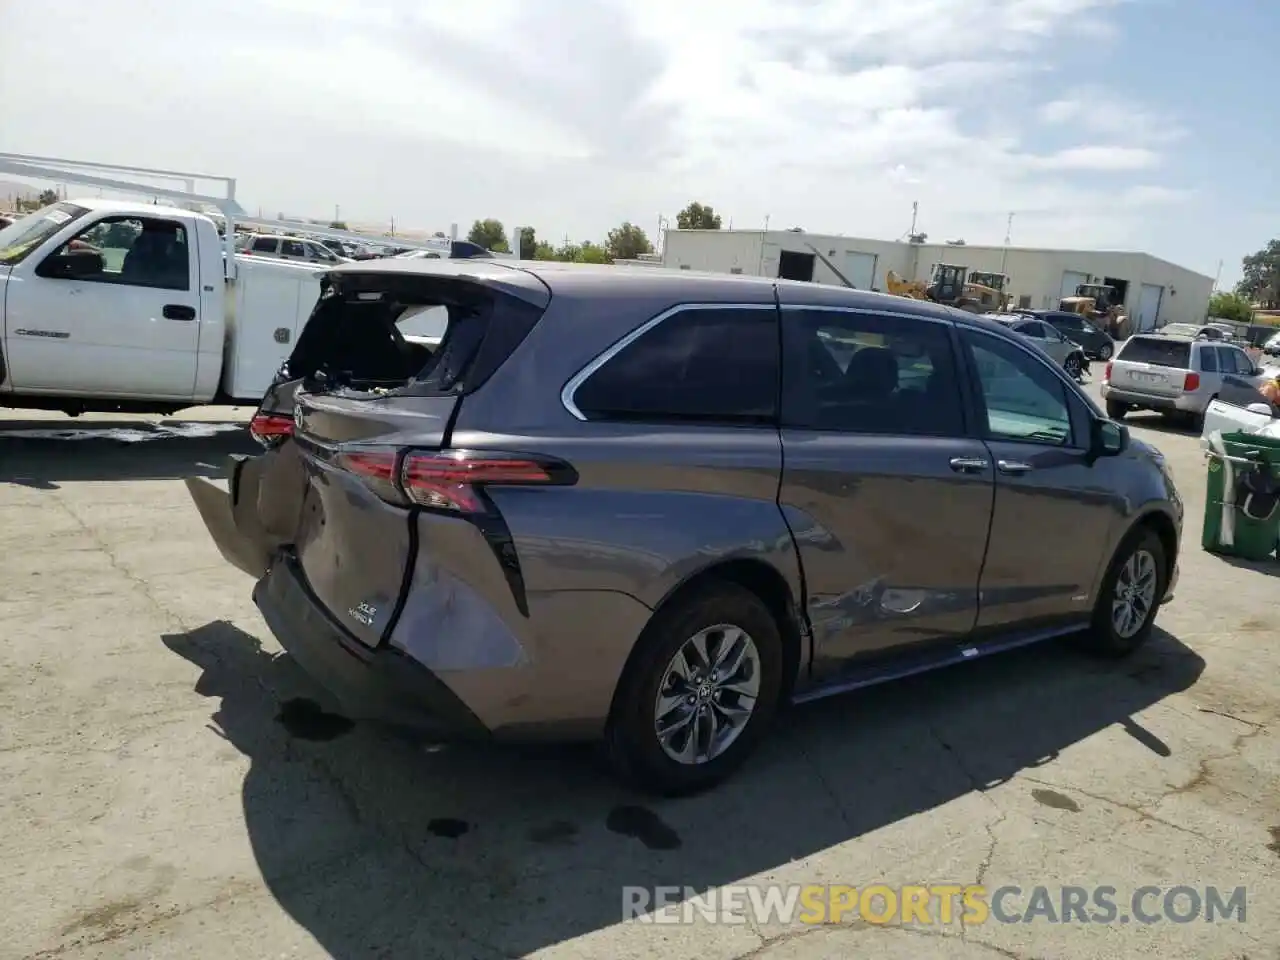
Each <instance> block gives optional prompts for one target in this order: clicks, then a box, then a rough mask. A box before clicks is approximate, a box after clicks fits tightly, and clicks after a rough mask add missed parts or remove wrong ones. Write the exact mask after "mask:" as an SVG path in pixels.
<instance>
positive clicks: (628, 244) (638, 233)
mask: <svg viewBox="0 0 1280 960" xmlns="http://www.w3.org/2000/svg"><path fill="white" fill-rule="evenodd" d="M605 249H607V250H608V251H609V256H610V257H611V258H612V259H614V260H634V259H635V258H636V257H638V256H639V255H640V254H642V253H653V244H652V243H650V242H649V238H648V237H647V236H645V232H644V231H643V230H641V229H640V228H639V227H637V226H636V225H635V224H634V223H632V222H631V221H630V220H627V221H625V222H624V223H623V224H622V226H620V227H615V228H614V229H613V230H610V231H609V238H608V240H606V241H605Z"/></svg>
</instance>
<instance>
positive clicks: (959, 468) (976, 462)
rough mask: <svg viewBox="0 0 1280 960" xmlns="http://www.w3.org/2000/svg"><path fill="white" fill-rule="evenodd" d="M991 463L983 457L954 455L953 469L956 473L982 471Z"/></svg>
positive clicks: (952, 460)
mask: <svg viewBox="0 0 1280 960" xmlns="http://www.w3.org/2000/svg"><path fill="white" fill-rule="evenodd" d="M989 466H991V463H990V462H989V461H987V460H983V459H982V458H981V457H952V458H951V469H952V470H954V471H955V472H956V473H982V472H983V471H984V470H986V469H987V468H988V467H989Z"/></svg>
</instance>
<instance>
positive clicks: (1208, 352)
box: [1200, 347, 1230, 373]
mask: <svg viewBox="0 0 1280 960" xmlns="http://www.w3.org/2000/svg"><path fill="white" fill-rule="evenodd" d="M1219 353H1220V351H1219V350H1218V349H1217V348H1216V347H1201V348H1200V370H1201V372H1203V373H1217V372H1218V354H1219ZM1227 372H1228V373H1229V372H1230V371H1227Z"/></svg>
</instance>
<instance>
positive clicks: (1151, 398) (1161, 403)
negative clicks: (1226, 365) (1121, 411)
mask: <svg viewBox="0 0 1280 960" xmlns="http://www.w3.org/2000/svg"><path fill="white" fill-rule="evenodd" d="M1100 392H1101V394H1102V399H1103V400H1110V401H1112V402H1114V403H1127V404H1129V405H1130V406H1134V407H1140V408H1141V409H1143V410H1174V411H1178V412H1180V413H1204V408H1205V407H1207V406H1208V405H1209V398H1208V397H1201V396H1198V395H1196V394H1194V393H1183V394H1178V395H1177V396H1166V395H1162V394H1158V393H1144V392H1142V391H1141V390H1131V389H1125V388H1121V387H1114V386H1112V385H1111V384H1109V383H1104V384H1103V385H1102V389H1101V391H1100Z"/></svg>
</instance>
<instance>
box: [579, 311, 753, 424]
mask: <svg viewBox="0 0 1280 960" xmlns="http://www.w3.org/2000/svg"><path fill="white" fill-rule="evenodd" d="M777 309H778V305H777V304H776V303H678V304H676V305H675V306H674V307H668V308H667V309H666V310H663V311H662V312H661V313H659V314H658V315H657V316H655V317H651V318H650V319H648V320H646V321H645V322H644V323H642V324H640V326H638V327H636V328H635V329H634V330H632V331H631V332H630V333H628V334H627V335H626V336H624V337H623V338H622V339H620V340H617V341H615V342H614V343H613V345H612V346H610V347H607V348H606V349H605V350H604V352H603V353H600V354H598V355H597V356H596V358H595V359H594V360H592V361H590V362H589V363H588V364H587V365H586V366H585V367H583V368H582V369H581V370H579V371H578V372H577V373H575V374H574V375H573V376H572V377H570V378H569V381H568V383H566V384H565V385H564V388H563V389H562V390H561V391H560V404H561V406H563V407H564V408H565V410H567V411H568V412H569V414H570V416H572V417H573V418H574V419H576V420H581V421H582V422H583V423H586V422H587V416H586V414H584V413H583V412H582V411H581V410H579V409H578V405H577V404H576V403H574V400H573V395H574V394H575V393H577V392H578V388H579V387H581V386H582V385H583V384H584V383H586V382H587V381H588V380H590V379H591V376H592V374H594V373H595V372H596V371H598V370H599V369H600V368H601V367H603V366H604V365H605V364H606V363H608V362H609V361H610V360H612V359H613V358H614V357H616V356H617V355H618V354H620V353H621V352H622V351H623V350H625V349H627V347H629V346H631V344H633V343H635V342H636V341H637V340H639V339H640V338H641V337H643V336H644V335H645V334H646V333H648V332H649V331H650V330H652V329H653V328H654V327H656V326H658V324H660V323H662V322H663V321H665V320H668V319H670V318H671V317H674V316H675V315H676V314H678V313H684V312H686V311H691V310H773V311H776V310H777Z"/></svg>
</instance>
